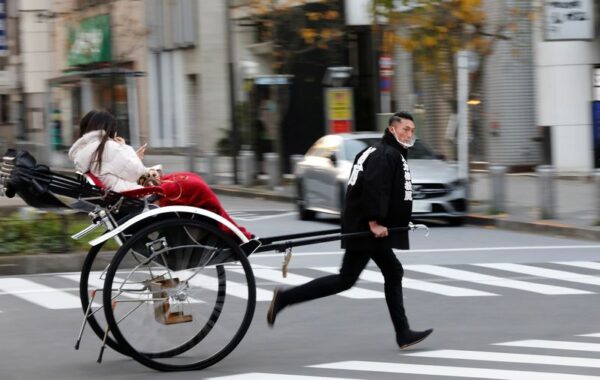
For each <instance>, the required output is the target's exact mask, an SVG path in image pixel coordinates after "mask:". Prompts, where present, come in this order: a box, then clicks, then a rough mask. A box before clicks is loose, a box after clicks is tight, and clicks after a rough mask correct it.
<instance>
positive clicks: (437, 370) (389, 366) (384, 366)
mask: <svg viewBox="0 0 600 380" xmlns="http://www.w3.org/2000/svg"><path fill="white" fill-rule="evenodd" d="M309 367H313V368H326V369H338V370H347V371H371V372H384V373H398V374H400V373H405V374H412V375H430V376H452V377H458V378H479V379H502V380H598V376H586V375H574V374H568V373H552V372H533V371H516V370H504V369H491V368H489V369H488V368H471V367H451V366H441V365H425V364H402V363H380V362H366V361H346V362H337V363H326V364H319V365H313V366H309Z"/></svg>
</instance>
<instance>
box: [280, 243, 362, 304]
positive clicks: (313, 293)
mask: <svg viewBox="0 0 600 380" xmlns="http://www.w3.org/2000/svg"><path fill="white" fill-rule="evenodd" d="M369 258H370V255H369V252H368V251H356V250H346V253H345V254H344V258H343V261H342V267H341V268H340V273H339V274H332V275H329V276H324V277H320V278H317V279H314V280H312V281H310V282H307V283H306V284H303V285H299V286H295V287H293V288H289V289H286V290H282V291H281V293H280V297H281V301H282V306H288V305H293V304H295V303H300V302H305V301H310V300H314V299H317V298H321V297H327V296H330V295H333V294H337V293H339V292H342V291H344V290H347V289H350V288H351V287H352V285H354V284H355V283H356V280H357V279H358V276H359V275H360V272H362V270H363V269H365V267H366V266H367V263H368V262H369Z"/></svg>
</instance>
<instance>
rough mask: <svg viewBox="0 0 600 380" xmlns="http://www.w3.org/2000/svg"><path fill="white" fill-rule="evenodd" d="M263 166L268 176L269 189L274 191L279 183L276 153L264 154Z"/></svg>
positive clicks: (277, 156)
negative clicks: (264, 165)
mask: <svg viewBox="0 0 600 380" xmlns="http://www.w3.org/2000/svg"><path fill="white" fill-rule="evenodd" d="M264 157H265V164H266V169H267V174H268V175H269V188H270V189H272V190H273V189H275V187H277V186H279V183H280V182H281V181H280V179H281V176H280V174H279V155H278V154H277V153H265V156H264Z"/></svg>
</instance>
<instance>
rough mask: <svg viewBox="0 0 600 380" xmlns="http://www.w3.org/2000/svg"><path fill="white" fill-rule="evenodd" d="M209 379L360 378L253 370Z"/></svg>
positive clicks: (344, 379)
mask: <svg viewBox="0 0 600 380" xmlns="http://www.w3.org/2000/svg"><path fill="white" fill-rule="evenodd" d="M207 380H360V379H356V378H352V379H347V378H342V377H322V376H303V375H282V374H279V373H263V372H251V373H241V374H239V375H229V376H219V377H209V378H208V379H207Z"/></svg>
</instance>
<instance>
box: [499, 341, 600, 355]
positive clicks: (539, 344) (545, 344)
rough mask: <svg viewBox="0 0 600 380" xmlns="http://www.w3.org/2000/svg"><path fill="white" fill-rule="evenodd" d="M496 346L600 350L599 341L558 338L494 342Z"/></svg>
mask: <svg viewBox="0 0 600 380" xmlns="http://www.w3.org/2000/svg"><path fill="white" fill-rule="evenodd" d="M494 344H495V345H497V346H511V347H529V348H548V349H552V350H569V351H590V352H600V343H582V342H565V341H560V340H535V339H532V340H518V341H514V342H504V343H494Z"/></svg>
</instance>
